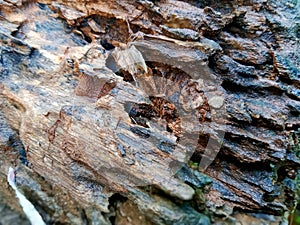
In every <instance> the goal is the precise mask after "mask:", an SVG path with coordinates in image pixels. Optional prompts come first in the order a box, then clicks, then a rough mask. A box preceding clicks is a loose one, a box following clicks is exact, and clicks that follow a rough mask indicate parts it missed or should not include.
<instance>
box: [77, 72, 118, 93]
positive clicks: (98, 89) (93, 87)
mask: <svg viewBox="0 0 300 225" xmlns="http://www.w3.org/2000/svg"><path fill="white" fill-rule="evenodd" d="M114 87H116V81H115V80H113V79H107V78H98V77H96V76H90V75H87V74H84V73H83V74H81V76H80V77H79V82H78V85H77V87H76V88H75V94H76V95H78V96H87V97H89V98H101V97H103V96H105V95H107V94H108V93H109V92H110V91H111V90H112V89H113V88H114Z"/></svg>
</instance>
